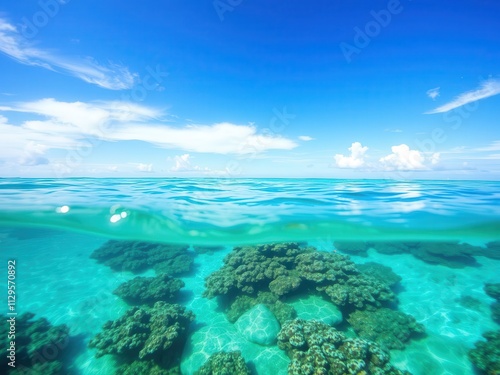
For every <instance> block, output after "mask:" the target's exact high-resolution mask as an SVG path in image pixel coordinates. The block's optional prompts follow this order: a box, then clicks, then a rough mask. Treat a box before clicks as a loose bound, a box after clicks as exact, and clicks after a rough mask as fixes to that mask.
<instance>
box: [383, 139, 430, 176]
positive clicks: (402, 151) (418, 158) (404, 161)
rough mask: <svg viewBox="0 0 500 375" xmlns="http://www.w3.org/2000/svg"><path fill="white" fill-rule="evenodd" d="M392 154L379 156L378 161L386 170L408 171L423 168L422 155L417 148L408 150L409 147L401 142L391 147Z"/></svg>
mask: <svg viewBox="0 0 500 375" xmlns="http://www.w3.org/2000/svg"><path fill="white" fill-rule="evenodd" d="M391 150H392V154H390V155H387V156H384V157H383V158H380V160H379V161H380V163H381V164H382V166H383V167H384V168H385V169H386V170H399V171H409V170H416V169H423V168H425V166H424V164H423V163H424V156H423V155H422V154H421V153H420V151H418V150H410V148H409V147H408V146H407V145H405V144H401V145H399V146H392V147H391Z"/></svg>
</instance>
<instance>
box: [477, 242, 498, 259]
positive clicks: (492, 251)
mask: <svg viewBox="0 0 500 375" xmlns="http://www.w3.org/2000/svg"><path fill="white" fill-rule="evenodd" d="M478 255H483V256H485V257H488V258H492V259H500V241H492V242H488V243H487V244H486V249H483V251H482V252H481V253H480V254H478Z"/></svg>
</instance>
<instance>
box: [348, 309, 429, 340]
mask: <svg viewBox="0 0 500 375" xmlns="http://www.w3.org/2000/svg"><path fill="white" fill-rule="evenodd" d="M347 321H348V322H349V323H350V324H351V326H352V328H353V329H354V331H355V332H356V333H357V334H358V335H359V336H360V337H362V338H365V339H368V340H372V341H376V342H377V343H378V344H379V345H380V346H382V347H383V348H385V349H399V350H403V349H404V347H405V343H407V342H408V341H409V340H410V338H411V337H412V336H414V335H415V334H421V333H424V331H425V329H424V326H423V325H422V324H420V323H417V321H416V320H415V318H414V317H413V316H411V315H408V314H405V313H403V312H400V311H394V310H391V309H387V308H381V309H377V310H375V311H368V310H366V311H355V312H353V313H352V314H350V315H349V318H348V319H347Z"/></svg>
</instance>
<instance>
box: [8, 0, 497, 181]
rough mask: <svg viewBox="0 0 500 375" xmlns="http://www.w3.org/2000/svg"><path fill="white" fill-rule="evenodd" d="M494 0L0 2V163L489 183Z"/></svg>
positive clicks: (56, 172) (14, 173) (103, 172)
mask: <svg viewBox="0 0 500 375" xmlns="http://www.w3.org/2000/svg"><path fill="white" fill-rule="evenodd" d="M498 14H500V3H499V2H498V1H496V0H474V1H473V0H469V1H465V0H457V1H453V2H451V1H433V0H420V1H419V0H388V1H386V0H384V1H378V0H374V1H365V0H363V1H362V0H350V1H337V0H315V1H311V2H306V1H298V0H289V1H286V2H284V1H278V0H252V1H250V0H182V1H181V0H161V1H160V0H152V1H149V2H146V3H145V2H139V1H137V0H131V1H127V2H124V1H115V0H108V1H96V0H86V1H78V0H39V1H35V0H25V1H22V2H21V1H20V2H6V3H4V4H2V5H1V7H0V177H56V178H58V177H80V176H90V177H92V176H95V177H192V176H200V177H322V178H323V177H324V178H394V179H420V178H425V179H486V180H498V179H500V95H498V94H500V22H498Z"/></svg>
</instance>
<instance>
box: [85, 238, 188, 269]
mask: <svg viewBox="0 0 500 375" xmlns="http://www.w3.org/2000/svg"><path fill="white" fill-rule="evenodd" d="M187 249H188V246H186V245H175V244H161V243H153V242H143V241H116V240H110V241H108V242H106V243H105V244H103V245H102V246H101V247H99V248H98V249H97V250H95V251H94V252H93V253H92V254H91V256H90V257H91V258H93V259H96V260H97V261H98V262H99V263H103V264H105V265H106V266H109V267H111V269H113V270H114V271H131V272H134V273H140V272H143V271H145V270H147V269H150V268H153V269H154V270H155V271H156V273H157V274H161V273H167V274H169V275H177V274H182V273H185V272H188V271H189V270H190V269H191V265H192V263H193V255H192V253H191V252H189V251H188V250H187Z"/></svg>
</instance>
